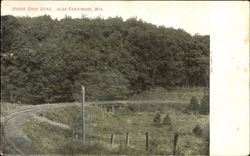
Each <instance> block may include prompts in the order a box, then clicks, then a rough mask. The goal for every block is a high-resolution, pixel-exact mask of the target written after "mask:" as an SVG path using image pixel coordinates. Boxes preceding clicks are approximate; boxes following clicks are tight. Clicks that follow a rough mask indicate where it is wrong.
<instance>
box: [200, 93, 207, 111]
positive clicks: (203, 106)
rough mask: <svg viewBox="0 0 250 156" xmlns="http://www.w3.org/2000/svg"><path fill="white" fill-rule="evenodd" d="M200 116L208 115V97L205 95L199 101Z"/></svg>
mask: <svg viewBox="0 0 250 156" xmlns="http://www.w3.org/2000/svg"><path fill="white" fill-rule="evenodd" d="M199 113H200V114H204V115H208V114H209V96H208V94H205V95H204V96H203V98H202V99H201V105H200V109H199Z"/></svg>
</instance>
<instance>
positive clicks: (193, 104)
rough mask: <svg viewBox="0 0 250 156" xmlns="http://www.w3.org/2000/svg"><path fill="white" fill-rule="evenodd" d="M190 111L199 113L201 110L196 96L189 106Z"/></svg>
mask: <svg viewBox="0 0 250 156" xmlns="http://www.w3.org/2000/svg"><path fill="white" fill-rule="evenodd" d="M188 110H190V111H194V112H197V111H198V110H199V104H198V100H197V98H196V97H195V96H193V97H192V98H191V100H190V104H189V106H188Z"/></svg>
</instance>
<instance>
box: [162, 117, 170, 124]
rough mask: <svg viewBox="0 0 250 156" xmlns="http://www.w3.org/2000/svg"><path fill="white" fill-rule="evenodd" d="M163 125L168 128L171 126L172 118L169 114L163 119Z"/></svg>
mask: <svg viewBox="0 0 250 156" xmlns="http://www.w3.org/2000/svg"><path fill="white" fill-rule="evenodd" d="M162 124H163V125H167V126H169V125H171V118H170V116H169V115H168V114H167V115H166V116H165V118H164V119H163V122H162Z"/></svg>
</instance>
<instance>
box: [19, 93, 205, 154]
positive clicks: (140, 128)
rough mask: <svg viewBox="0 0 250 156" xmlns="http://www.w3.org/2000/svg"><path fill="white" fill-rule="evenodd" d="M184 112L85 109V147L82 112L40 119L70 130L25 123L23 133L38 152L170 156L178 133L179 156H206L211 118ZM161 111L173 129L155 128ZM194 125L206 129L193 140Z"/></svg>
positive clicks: (177, 108)
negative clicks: (85, 143) (127, 145)
mask: <svg viewBox="0 0 250 156" xmlns="http://www.w3.org/2000/svg"><path fill="white" fill-rule="evenodd" d="M200 92H201V91H200ZM196 94H197V93H196ZM199 94H201V93H199ZM140 96H141V95H140ZM185 96H186V94H185ZM185 96H184V95H183V97H185ZM184 108H185V106H181V105H180V104H161V105H142V104H140V105H139V104H133V105H131V104H130V105H124V106H122V107H120V108H118V109H116V110H115V111H114V112H107V111H106V110H105V109H103V108H99V107H97V106H93V105H92V106H87V107H86V113H87V115H86V121H87V123H86V133H87V135H86V140H87V145H85V146H83V145H82V143H81V141H80V136H81V129H80V125H81V112H80V108H79V107H70V108H66V109H61V110H58V111H54V112H44V113H41V114H40V115H41V116H44V117H47V118H49V119H51V120H53V121H57V122H61V123H64V124H67V125H69V126H71V130H67V131H66V130H61V129H55V127H51V126H50V125H46V124H45V123H39V124H38V123H27V124H25V125H24V126H23V129H24V131H25V132H26V133H27V134H28V136H29V137H30V138H31V139H32V142H33V147H34V150H35V151H37V152H39V153H64V154H71V155H74V154H81V153H82V154H83V153H84V154H97V155H100V154H101V155H105V154H106V155H111V154H112V155H119V154H126V155H153V154H158V155H170V154H172V152H173V136H174V134H176V133H177V134H179V139H178V145H177V154H178V155H184V154H185V155H204V154H206V153H207V148H208V147H207V146H208V140H207V138H208V133H209V132H208V129H209V126H208V125H209V117H208V116H206V115H198V114H192V113H184V112H183V110H184ZM157 112H158V113H160V114H161V116H162V117H164V116H166V115H167V114H168V115H169V116H170V118H171V123H172V124H171V126H164V125H161V124H160V125H155V124H154V123H153V119H154V117H155V114H156V113H157ZM44 124H45V125H44ZM196 125H200V126H201V128H202V131H203V133H202V136H201V137H197V136H195V135H194V134H193V132H192V130H193V128H194V127H195V126H196ZM73 132H74V137H75V136H78V138H75V139H74V140H73ZM127 132H129V133H130V141H129V147H128V148H126V133H127ZM146 132H148V134H149V150H148V151H145V133H146ZM45 133H46V135H45ZM111 134H114V135H115V139H114V142H115V143H114V144H113V145H112V146H111V144H110V139H111Z"/></svg>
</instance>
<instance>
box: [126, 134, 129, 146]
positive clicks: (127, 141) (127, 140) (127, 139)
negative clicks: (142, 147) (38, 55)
mask: <svg viewBox="0 0 250 156" xmlns="http://www.w3.org/2000/svg"><path fill="white" fill-rule="evenodd" d="M128 146H129V132H127V137H126V147H128Z"/></svg>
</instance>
